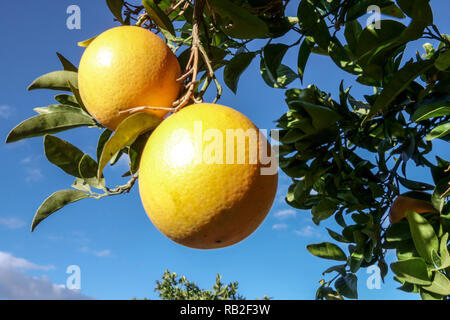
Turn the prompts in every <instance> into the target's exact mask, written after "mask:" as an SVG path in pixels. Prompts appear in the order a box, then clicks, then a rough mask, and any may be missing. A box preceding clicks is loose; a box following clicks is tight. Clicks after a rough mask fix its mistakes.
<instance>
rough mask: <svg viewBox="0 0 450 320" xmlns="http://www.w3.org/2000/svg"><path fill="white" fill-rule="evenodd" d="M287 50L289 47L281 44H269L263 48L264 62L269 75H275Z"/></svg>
mask: <svg viewBox="0 0 450 320" xmlns="http://www.w3.org/2000/svg"><path fill="white" fill-rule="evenodd" d="M288 49H289V46H287V45H285V44H282V43H276V44H269V45H267V46H265V47H264V61H265V62H266V67H267V69H268V71H269V72H270V73H271V74H277V70H278V68H279V66H280V65H281V61H282V60H283V57H284V55H285V54H286V51H287V50H288Z"/></svg>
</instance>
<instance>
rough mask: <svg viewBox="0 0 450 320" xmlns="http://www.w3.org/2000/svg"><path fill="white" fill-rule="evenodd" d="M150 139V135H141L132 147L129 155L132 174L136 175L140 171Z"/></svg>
mask: <svg viewBox="0 0 450 320" xmlns="http://www.w3.org/2000/svg"><path fill="white" fill-rule="evenodd" d="M148 138H149V136H148V134H143V135H140V136H139V137H138V138H137V139H136V141H134V142H133V144H132V145H131V146H130V150H129V153H128V154H129V156H130V171H131V173H132V174H135V173H136V172H137V171H138V170H139V165H140V162H141V155H142V152H143V151H144V147H145V145H146V144H147V141H148Z"/></svg>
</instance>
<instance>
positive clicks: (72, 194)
mask: <svg viewBox="0 0 450 320" xmlns="http://www.w3.org/2000/svg"><path fill="white" fill-rule="evenodd" d="M88 197H89V195H88V194H87V193H86V192H83V191H79V190H61V191H57V192H55V193H53V194H52V195H51V196H50V197H48V198H47V199H45V201H44V202H43V203H42V205H41V206H40V207H39V209H38V211H37V212H36V214H35V215H34V218H33V222H32V223H31V231H34V229H36V227H37V226H38V224H40V223H41V222H42V221H43V220H44V219H46V218H47V217H48V216H49V215H51V214H52V213H54V212H55V211H57V210H59V209H61V208H62V207H64V206H66V205H68V204H69V203H73V202H76V201H79V200H82V199H85V198H88Z"/></svg>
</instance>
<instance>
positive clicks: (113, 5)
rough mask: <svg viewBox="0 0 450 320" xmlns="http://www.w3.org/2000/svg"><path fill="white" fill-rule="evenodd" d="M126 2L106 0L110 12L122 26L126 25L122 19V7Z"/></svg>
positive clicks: (122, 0)
mask: <svg viewBox="0 0 450 320" xmlns="http://www.w3.org/2000/svg"><path fill="white" fill-rule="evenodd" d="M124 2H125V1H124V0H106V4H107V5H108V8H109V10H110V11H111V13H112V14H113V15H114V17H116V19H117V20H119V22H120V23H121V24H124V21H123V17H122V7H123V4H124Z"/></svg>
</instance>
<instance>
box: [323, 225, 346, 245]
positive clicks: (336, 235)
mask: <svg viewBox="0 0 450 320" xmlns="http://www.w3.org/2000/svg"><path fill="white" fill-rule="evenodd" d="M326 229H327V231H328V234H329V235H330V237H332V238H333V239H334V240H336V241H339V242H343V243H350V241H348V240H347V239H346V238H345V237H344V236H342V235H340V234H339V233H337V232H334V231H333V230H331V229H328V228H326Z"/></svg>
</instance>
